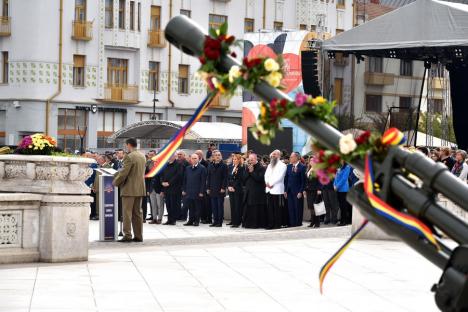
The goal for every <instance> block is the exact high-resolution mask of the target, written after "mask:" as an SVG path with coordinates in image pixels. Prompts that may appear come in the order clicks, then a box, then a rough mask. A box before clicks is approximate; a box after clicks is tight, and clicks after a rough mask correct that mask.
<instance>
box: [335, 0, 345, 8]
mask: <svg viewBox="0 0 468 312" xmlns="http://www.w3.org/2000/svg"><path fill="white" fill-rule="evenodd" d="M336 7H337V8H343V9H344V7H345V0H336Z"/></svg>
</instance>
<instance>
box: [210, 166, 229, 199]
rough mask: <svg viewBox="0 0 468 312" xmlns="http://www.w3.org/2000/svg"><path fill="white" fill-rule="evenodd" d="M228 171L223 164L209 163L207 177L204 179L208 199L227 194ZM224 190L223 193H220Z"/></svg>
mask: <svg viewBox="0 0 468 312" xmlns="http://www.w3.org/2000/svg"><path fill="white" fill-rule="evenodd" d="M227 176H228V169H227V166H226V164H225V163H223V162H220V163H219V164H215V163H211V164H209V165H208V176H207V179H206V189H207V190H209V191H210V197H224V196H226V192H227ZM221 189H224V193H221V192H220V191H221Z"/></svg>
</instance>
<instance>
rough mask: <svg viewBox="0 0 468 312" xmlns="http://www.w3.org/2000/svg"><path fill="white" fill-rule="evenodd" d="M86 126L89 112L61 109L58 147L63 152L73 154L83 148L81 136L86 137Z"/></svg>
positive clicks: (59, 113)
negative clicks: (66, 151) (67, 151)
mask: <svg viewBox="0 0 468 312" xmlns="http://www.w3.org/2000/svg"><path fill="white" fill-rule="evenodd" d="M86 126H87V112H86V111H85V110H78V109H68V108H59V110H58V127H57V134H58V136H57V143H58V146H59V147H60V148H62V149H63V150H69V151H71V152H74V151H75V150H79V149H80V147H81V142H80V135H81V136H84V135H85V129H86ZM83 143H84V142H83ZM84 145H86V144H84ZM84 147H85V146H83V148H84Z"/></svg>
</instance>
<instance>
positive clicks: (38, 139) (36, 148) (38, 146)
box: [16, 133, 57, 155]
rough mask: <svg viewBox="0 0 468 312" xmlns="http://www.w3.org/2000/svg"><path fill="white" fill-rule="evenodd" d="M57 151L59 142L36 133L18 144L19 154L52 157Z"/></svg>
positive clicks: (17, 150) (17, 151)
mask: <svg viewBox="0 0 468 312" xmlns="http://www.w3.org/2000/svg"><path fill="white" fill-rule="evenodd" d="M56 149H57V141H56V140H55V139H54V138H53V137H50V136H48V135H45V134H42V133H36V134H33V135H28V136H25V137H24V138H23V139H22V140H21V142H20V143H19V144H18V148H17V149H16V153H17V154H23V155H52V153H53V152H55V151H56Z"/></svg>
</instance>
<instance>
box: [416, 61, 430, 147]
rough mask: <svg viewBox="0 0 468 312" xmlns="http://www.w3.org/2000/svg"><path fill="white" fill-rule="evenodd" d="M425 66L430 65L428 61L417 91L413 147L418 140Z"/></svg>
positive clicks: (425, 69) (425, 70)
mask: <svg viewBox="0 0 468 312" xmlns="http://www.w3.org/2000/svg"><path fill="white" fill-rule="evenodd" d="M427 66H429V67H430V66H431V64H430V63H429V65H427V63H426V62H424V74H423V80H422V83H421V90H420V91H419V103H418V111H417V112H416V125H415V126H414V147H416V141H417V140H418V128H419V114H420V113H421V104H422V96H423V92H424V81H425V79H426V73H427V70H428V67H427ZM426 118H427V116H426ZM426 132H427V127H426ZM426 135H427V133H426Z"/></svg>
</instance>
